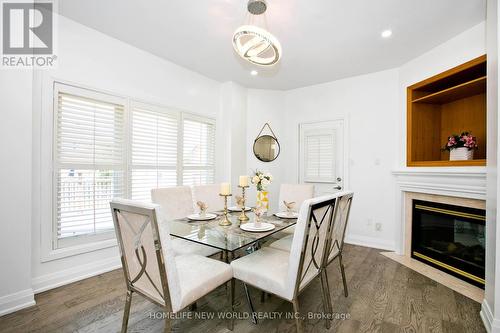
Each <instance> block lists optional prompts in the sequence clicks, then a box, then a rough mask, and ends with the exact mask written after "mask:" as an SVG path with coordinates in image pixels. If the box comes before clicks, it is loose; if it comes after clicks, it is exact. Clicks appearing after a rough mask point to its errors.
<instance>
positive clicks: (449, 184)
mask: <svg viewBox="0 0 500 333" xmlns="http://www.w3.org/2000/svg"><path fill="white" fill-rule="evenodd" d="M392 174H393V175H394V176H395V177H396V184H397V186H398V193H399V195H400V196H402V193H401V192H417V193H428V194H437V195H445V196H452V197H464V198H469V199H479V200H486V168H485V167H470V168H466V167H463V168H402V169H398V170H394V171H393V172H392Z"/></svg>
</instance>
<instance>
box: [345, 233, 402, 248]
mask: <svg viewBox="0 0 500 333" xmlns="http://www.w3.org/2000/svg"><path fill="white" fill-rule="evenodd" d="M345 242H346V243H348V244H353V245H360V246H365V247H372V248H375V249H381V250H389V251H395V249H396V244H395V242H394V241H389V240H386V239H379V238H375V237H368V236H361V235H346V237H345Z"/></svg>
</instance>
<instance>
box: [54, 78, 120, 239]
mask: <svg viewBox="0 0 500 333" xmlns="http://www.w3.org/2000/svg"><path fill="white" fill-rule="evenodd" d="M75 90H76V91H75ZM56 91H57V94H56V96H57V114H56V122H57V124H56V131H55V132H56V135H55V140H56V142H55V147H56V149H55V153H56V154H55V180H56V181H55V187H56V189H55V191H54V192H55V196H56V204H55V211H56V212H55V214H56V217H57V226H56V227H57V230H56V234H57V240H62V239H66V238H68V237H71V236H80V235H95V234H99V233H104V232H106V231H110V230H112V229H113V221H112V219H111V214H110V210H109V201H110V200H111V199H112V198H113V197H123V195H124V193H125V192H124V156H125V154H124V140H123V138H124V115H125V107H124V103H123V101H120V100H119V99H116V98H114V97H112V96H108V95H104V94H98V93H95V92H93V91H87V90H80V89H78V90H77V89H73V88H72V87H62V86H56ZM58 245H59V246H60V245H61V244H58Z"/></svg>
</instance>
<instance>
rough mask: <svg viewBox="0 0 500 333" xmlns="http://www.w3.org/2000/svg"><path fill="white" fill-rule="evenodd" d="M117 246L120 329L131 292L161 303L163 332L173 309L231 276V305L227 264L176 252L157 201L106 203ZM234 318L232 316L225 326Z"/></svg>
mask: <svg viewBox="0 0 500 333" xmlns="http://www.w3.org/2000/svg"><path fill="white" fill-rule="evenodd" d="M110 206H111V213H112V216H113V222H114V225H115V232H116V236H117V240H118V246H119V249H120V255H121V261H122V266H123V272H124V274H125V281H126V284H127V297H126V302H125V309H124V313H123V322H122V330H121V331H122V332H126V331H127V326H128V319H129V315H130V306H131V302H132V295H133V293H137V294H140V295H142V296H144V297H145V298H147V299H148V300H150V301H151V302H153V303H155V304H158V305H160V306H161V307H163V309H164V311H165V312H167V315H166V316H165V318H166V319H165V332H170V331H171V328H172V319H171V315H170V314H172V313H177V312H179V311H181V310H182V309H184V308H186V307H188V306H189V305H190V304H192V303H194V302H196V300H197V299H199V298H201V297H203V296H205V295H206V294H208V293H210V292H211V291H213V290H214V289H216V288H217V287H219V286H221V285H223V284H226V283H227V282H229V284H230V286H229V288H228V290H229V304H230V311H233V304H234V294H233V291H234V279H233V278H232V270H231V266H230V265H228V264H226V263H223V262H220V261H217V260H214V259H210V258H206V257H203V256H200V255H194V254H186V255H177V256H176V255H174V253H173V251H172V239H171V237H170V232H169V225H168V223H166V222H164V221H163V222H162V221H161V220H160V221H159V217H160V216H161V215H160V214H159V206H158V205H155V204H149V203H141V202H137V201H132V200H124V199H115V200H113V201H112V202H111V203H110ZM232 328H233V323H232V321H230V323H229V329H231V330H232Z"/></svg>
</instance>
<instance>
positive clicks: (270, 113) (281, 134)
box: [246, 89, 289, 211]
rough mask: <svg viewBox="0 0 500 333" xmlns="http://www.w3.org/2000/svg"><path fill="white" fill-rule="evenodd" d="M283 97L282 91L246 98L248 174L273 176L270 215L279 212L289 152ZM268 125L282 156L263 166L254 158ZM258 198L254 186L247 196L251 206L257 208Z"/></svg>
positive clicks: (253, 93)
mask: <svg viewBox="0 0 500 333" xmlns="http://www.w3.org/2000/svg"><path fill="white" fill-rule="evenodd" d="M284 94H285V93H284V92H283V91H273V90H259V89H249V90H248V96H247V103H248V104H247V117H246V122H247V125H246V128H247V139H246V154H247V173H248V174H250V173H251V172H253V171H255V170H257V169H258V170H261V171H267V172H270V173H271V174H272V175H273V182H272V183H271V185H270V186H269V187H268V188H267V190H268V191H269V199H270V201H269V209H270V211H273V210H274V211H276V210H277V209H278V194H279V186H280V184H281V183H282V182H284V181H285V177H284V169H285V167H286V164H283V161H284V159H283V154H284V152H285V151H286V150H287V149H289V147H288V146H287V145H286V143H284V140H285V133H286V131H287V129H286V127H285V126H286V124H285V121H284V116H285V115H286V112H285V100H284V96H285V95H284ZM265 123H269V125H270V126H271V128H272V129H273V131H274V134H275V135H276V136H277V137H278V141H279V142H280V145H281V153H280V156H279V157H278V159H276V160H274V161H272V162H262V161H260V160H258V159H257V158H256V157H255V155H254V154H253V143H254V140H255V138H256V137H257V135H258V134H259V132H260V130H261V129H262V126H264V124H265ZM263 134H271V133H269V130H268V129H267V128H266V129H265V130H264V132H263ZM256 195H257V194H256V190H255V186H251V187H250V191H249V194H248V199H249V200H248V204H249V205H254V204H255V201H256Z"/></svg>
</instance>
